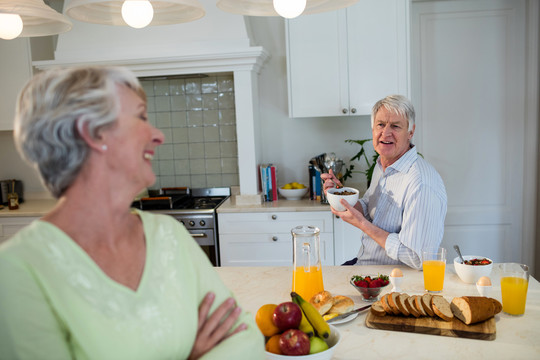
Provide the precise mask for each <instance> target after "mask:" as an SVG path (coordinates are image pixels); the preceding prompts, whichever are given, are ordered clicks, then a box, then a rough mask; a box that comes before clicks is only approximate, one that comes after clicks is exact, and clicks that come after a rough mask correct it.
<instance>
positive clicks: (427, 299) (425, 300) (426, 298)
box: [420, 293, 435, 317]
mask: <svg viewBox="0 0 540 360" xmlns="http://www.w3.org/2000/svg"><path fill="white" fill-rule="evenodd" d="M432 297H433V295H431V294H429V293H426V294H424V295H422V297H421V298H420V302H421V303H422V307H423V308H424V311H425V312H426V313H427V314H428V315H429V316H431V317H433V316H435V312H434V311H433V308H432V307H431V298H432Z"/></svg>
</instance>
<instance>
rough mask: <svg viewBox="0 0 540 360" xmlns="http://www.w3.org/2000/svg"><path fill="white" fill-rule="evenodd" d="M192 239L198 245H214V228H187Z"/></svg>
mask: <svg viewBox="0 0 540 360" xmlns="http://www.w3.org/2000/svg"><path fill="white" fill-rule="evenodd" d="M188 231H189V233H190V234H191V236H192V237H193V239H195V241H196V242H197V244H199V245H200V246H215V245H216V241H215V239H214V230H213V229H196V230H188Z"/></svg>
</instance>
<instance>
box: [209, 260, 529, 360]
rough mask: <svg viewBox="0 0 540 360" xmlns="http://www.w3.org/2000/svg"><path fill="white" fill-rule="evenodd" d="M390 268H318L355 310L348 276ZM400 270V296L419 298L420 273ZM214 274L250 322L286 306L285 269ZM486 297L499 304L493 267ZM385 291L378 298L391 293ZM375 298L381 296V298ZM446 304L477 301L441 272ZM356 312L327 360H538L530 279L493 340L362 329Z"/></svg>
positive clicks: (288, 275)
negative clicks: (515, 312) (516, 310)
mask: <svg viewBox="0 0 540 360" xmlns="http://www.w3.org/2000/svg"><path fill="white" fill-rule="evenodd" d="M394 267H396V266H390V265H384V266H382V265H373V266H330V267H323V278H324V285H325V289H326V290H328V291H330V292H331V293H333V294H335V295H338V294H341V295H346V296H349V297H350V298H352V299H353V300H354V302H355V305H356V307H359V306H362V305H365V304H366V303H365V302H364V301H362V299H361V297H360V294H359V293H358V292H357V291H356V290H355V289H354V288H353V287H352V286H351V285H350V284H349V279H350V278H351V276H352V275H361V274H377V273H383V274H389V273H390V272H391V270H392V269H393V268H394ZM398 267H399V268H400V269H402V270H403V275H404V279H403V283H402V286H401V288H402V290H403V292H405V293H407V294H409V295H413V294H422V293H423V292H424V290H423V276H422V272H421V271H417V270H413V269H410V268H408V267H402V266H398ZM217 272H218V274H219V276H220V277H221V279H222V280H223V281H224V282H225V284H226V285H227V286H228V287H229V288H230V289H231V290H232V291H233V292H234V293H235V295H236V297H237V300H238V302H239V304H240V306H241V307H242V308H243V309H244V310H246V311H249V312H251V313H252V314H253V316H255V313H256V312H257V310H258V309H259V307H260V306H262V305H264V304H269V303H274V304H279V303H281V302H285V301H290V296H289V294H290V291H291V288H290V286H291V281H292V272H291V268H290V267H221V268H217ZM491 279H492V281H493V288H492V290H491V293H490V296H491V297H493V298H495V299H497V300H499V301H501V290H500V285H499V273H498V271H497V270H496V264H495V266H494V270H493V273H492V274H491ZM391 289H392V285H389V286H388V287H387V288H386V289H385V290H383V293H382V294H384V293H386V292H391ZM382 294H381V295H382ZM441 295H443V296H444V297H445V298H446V299H447V300H449V301H451V300H452V298H453V297H455V296H465V295H478V292H477V290H476V286H475V285H469V284H465V283H463V282H462V281H461V280H460V279H459V278H458V276H457V275H456V273H455V271H454V267H453V265H449V266H447V270H446V275H445V282H444V290H443V292H442V293H441ZM366 313H367V312H362V313H361V314H360V315H359V316H358V317H357V318H356V319H354V320H353V321H350V322H348V323H344V324H340V325H336V326H337V327H338V328H339V330H340V332H341V336H342V340H341V343H340V344H339V346H338V348H337V349H336V352H335V353H334V357H333V359H335V360H346V359H347V360H349V359H350V360H356V359H360V358H364V357H365V358H369V359H375V358H379V359H398V358H399V359H414V360H420V359H459V358H471V357H473V358H475V359H490V360H493V359H538V358H540V342H539V341H538V339H540V283H539V282H538V281H537V280H535V279H533V278H532V277H531V278H530V281H529V290H528V294H527V305H526V309H525V315H523V316H521V317H513V316H510V315H507V314H504V313H499V314H498V315H496V316H495V320H496V328H497V333H496V339H495V340H492V341H489V340H474V339H464V338H455V337H448V336H438V335H427V334H415V333H409V332H397V331H387V330H375V329H370V328H367V327H366V325H365V318H366Z"/></svg>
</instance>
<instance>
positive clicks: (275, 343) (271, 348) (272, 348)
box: [265, 334, 282, 355]
mask: <svg viewBox="0 0 540 360" xmlns="http://www.w3.org/2000/svg"><path fill="white" fill-rule="evenodd" d="M280 337H281V334H277V335H273V336H272V337H271V338H270V339H268V341H267V342H266V347H265V348H266V351H268V352H271V353H273V354H278V355H282V352H281V350H280V349H279V338H280Z"/></svg>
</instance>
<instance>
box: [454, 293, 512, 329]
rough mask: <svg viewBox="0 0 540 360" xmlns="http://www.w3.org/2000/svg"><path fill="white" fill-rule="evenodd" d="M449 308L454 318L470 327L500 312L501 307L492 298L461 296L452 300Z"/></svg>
mask: <svg viewBox="0 0 540 360" xmlns="http://www.w3.org/2000/svg"><path fill="white" fill-rule="evenodd" d="M450 308H451V310H452V313H453V314H454V316H455V317H457V318H458V319H459V320H461V321H463V322H464V323H465V324H467V325H470V324H475V323H477V322H480V321H484V320H487V319H489V318H490V317H492V316H494V315H495V314H498V313H499V312H500V311H501V310H502V305H501V303H500V302H498V301H497V300H495V299H492V298H486V297H482V296H462V297H457V298H454V299H452V303H451V304H450Z"/></svg>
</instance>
